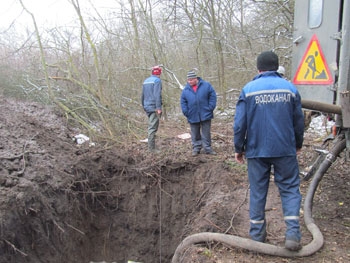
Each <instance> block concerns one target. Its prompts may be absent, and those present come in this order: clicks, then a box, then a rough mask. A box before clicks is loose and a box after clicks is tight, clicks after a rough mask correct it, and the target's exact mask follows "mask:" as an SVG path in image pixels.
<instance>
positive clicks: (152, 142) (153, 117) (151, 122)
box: [148, 112, 159, 151]
mask: <svg viewBox="0 0 350 263" xmlns="http://www.w3.org/2000/svg"><path fill="white" fill-rule="evenodd" d="M158 127H159V115H158V114H157V113H156V112H152V113H150V114H149V115H148V150H150V151H154V150H155V149H156V132H157V131H158Z"/></svg>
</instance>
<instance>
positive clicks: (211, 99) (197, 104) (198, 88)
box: [181, 70, 216, 156]
mask: <svg viewBox="0 0 350 263" xmlns="http://www.w3.org/2000/svg"><path fill="white" fill-rule="evenodd" d="M215 107H216V92H215V90H214V88H213V86H212V85H211V84H210V83H209V82H206V81H204V80H203V79H202V78H200V77H197V74H196V73H195V72H194V71H192V70H191V71H189V72H188V74H187V84H186V86H185V88H184V89H183V91H182V93H181V109H182V112H183V114H184V115H185V116H186V118H187V121H188V122H189V124H190V127H191V139H192V155H193V156H196V155H198V154H199V153H200V151H201V149H202V147H203V150H204V153H206V154H213V155H215V154H216V153H215V152H214V151H213V150H212V147H211V134H210V129H211V119H213V118H214V109H215Z"/></svg>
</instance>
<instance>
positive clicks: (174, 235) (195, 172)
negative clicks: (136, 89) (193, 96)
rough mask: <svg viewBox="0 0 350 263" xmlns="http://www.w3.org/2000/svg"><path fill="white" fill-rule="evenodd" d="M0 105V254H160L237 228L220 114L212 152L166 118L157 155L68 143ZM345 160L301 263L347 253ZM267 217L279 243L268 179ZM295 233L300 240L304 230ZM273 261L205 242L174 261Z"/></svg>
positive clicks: (43, 118) (48, 125) (35, 257)
mask: <svg viewBox="0 0 350 263" xmlns="http://www.w3.org/2000/svg"><path fill="white" fill-rule="evenodd" d="M0 102H1V104H0V105H1V106H0V107H1V111H0V137H1V141H0V222H1V224H0V233H1V234H0V235H1V238H0V262H30V263H32V262H33V263H34V262H46V263H50V262H52V263H53V262H101V261H106V262H127V261H128V260H134V261H138V262H144V263H146V262H147V263H148V262H170V261H171V258H172V255H173V253H174V251H175V249H176V247H177V246H178V244H179V243H180V242H181V241H182V240H183V239H184V238H185V237H186V236H188V235H190V234H193V233H198V232H204V231H210V232H220V233H228V234H234V235H239V236H242V237H248V227H249V219H248V204H247V201H248V190H249V185H248V182H247V176H246V167H245V166H244V165H238V164H236V163H235V162H234V160H233V156H232V146H231V145H232V123H231V120H228V121H223V120H215V121H214V123H213V143H214V148H215V150H216V151H217V152H218V155H217V156H206V155H200V156H198V157H195V158H193V157H191V155H190V152H191V151H190V142H189V141H188V140H182V139H179V138H178V137H177V135H179V134H181V133H184V132H186V131H187V128H188V127H187V125H186V124H182V123H176V124H175V125H174V124H172V125H170V124H169V123H167V122H162V123H161V128H160V131H159V138H158V141H157V142H158V145H159V147H160V149H161V154H158V155H152V156H150V155H149V154H148V153H147V151H146V148H147V146H146V145H145V144H144V143H142V142H139V141H134V142H132V143H129V145H130V146H128V147H127V148H124V147H123V148H122V147H113V146H112V147H105V145H100V144H99V143H97V144H96V146H93V147H89V145H88V144H82V145H77V144H76V143H75V142H74V141H73V140H72V136H73V135H74V134H77V133H78V131H76V130H72V129H70V128H69V127H68V126H67V124H66V120H65V118H64V117H63V116H60V114H59V113H58V112H55V109H53V108H49V107H44V106H41V105H38V104H35V103H25V102H22V101H15V100H10V99H5V98H0ZM308 140H309V143H306V147H305V151H304V153H303V156H302V157H301V165H302V166H304V167H306V166H307V165H309V163H308V162H306V160H310V159H311V156H312V155H313V153H312V145H313V144H314V141H313V140H314V138H308ZM347 169H349V166H348V163H346V162H345V161H344V157H343V156H341V157H340V158H338V160H337V163H336V164H335V165H333V167H332V168H331V170H330V171H329V174H327V176H325V179H324V180H323V181H322V184H321V187H320V190H319V191H318V193H317V196H316V197H315V199H316V200H315V205H314V211H315V220H316V223H317V224H319V225H320V228H321V231H322V232H323V233H324V235H325V240H326V241H325V246H324V248H323V249H322V250H321V251H320V252H318V253H316V254H315V255H313V256H311V257H309V258H308V262H347V261H349V260H350V255H349V252H348V251H350V247H349V245H348V242H347V238H348V237H349V234H347V233H349V224H350V223H349V218H350V214H349V213H350V212H349V201H350V196H349V194H348V191H347V189H348V187H349V177H348V172H347ZM307 186H308V182H304V183H303V186H302V191H303V192H304V193H305V191H306V189H307ZM267 219H268V222H269V223H268V234H269V235H268V242H269V243H271V244H276V245H283V238H284V237H283V232H284V223H283V220H282V215H281V207H280V203H279V197H278V191H277V190H276V188H275V187H274V185H273V184H271V189H270V192H269V197H268V205H267ZM303 233H304V236H303V243H305V244H306V243H307V242H309V241H310V239H311V236H310V234H309V233H307V230H305V229H304V230H303ZM282 260H284V259H281V258H276V257H272V256H266V255H261V254H256V253H252V252H247V251H244V250H240V249H227V248H224V247H223V246H221V245H220V244H207V246H206V247H205V246H202V247H191V248H190V249H189V250H188V251H187V252H186V254H185V256H184V260H183V262H281V261H282ZM288 262H289V261H288ZM294 262H303V259H295V261H294Z"/></svg>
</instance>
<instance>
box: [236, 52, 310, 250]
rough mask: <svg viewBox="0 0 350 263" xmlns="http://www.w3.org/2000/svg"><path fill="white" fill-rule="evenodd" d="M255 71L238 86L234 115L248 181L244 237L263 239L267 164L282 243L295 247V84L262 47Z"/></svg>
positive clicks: (298, 127)
mask: <svg viewBox="0 0 350 263" xmlns="http://www.w3.org/2000/svg"><path fill="white" fill-rule="evenodd" d="M257 68H258V71H259V74H258V75H257V76H256V77H255V78H254V79H253V81H251V82H249V83H248V84H246V86H245V87H244V88H243V90H242V92H241V94H240V96H239V99H238V102H237V106H236V114H235V118H234V125H233V126H234V127H233V129H234V147H235V158H236V160H237V162H239V163H243V162H244V154H245V157H246V158H247V160H248V161H247V163H248V178H249V183H250V203H249V206H250V207H249V216H250V232H249V233H250V236H251V238H252V239H253V240H256V241H259V242H265V240H266V220H265V205H266V197H267V192H268V188H269V181H270V172H271V167H272V166H273V168H274V180H275V183H276V185H277V186H278V188H279V192H280V197H281V201H282V208H283V215H284V221H285V223H286V227H287V228H286V233H285V238H286V240H285V247H286V248H287V249H289V250H299V249H300V248H301V245H300V239H301V233H300V226H299V212H300V203H301V194H300V191H299V186H300V178H299V166H298V160H297V152H299V151H300V149H301V147H302V145H303V136H304V117H303V113H302V108H301V98H300V95H299V92H298V90H297V89H296V88H295V86H294V85H293V84H292V83H290V82H288V81H287V80H285V79H283V78H282V77H281V75H280V74H278V73H277V72H276V71H277V69H278V57H277V55H276V54H275V53H274V52H271V51H266V52H263V53H261V54H260V55H259V56H258V58H257Z"/></svg>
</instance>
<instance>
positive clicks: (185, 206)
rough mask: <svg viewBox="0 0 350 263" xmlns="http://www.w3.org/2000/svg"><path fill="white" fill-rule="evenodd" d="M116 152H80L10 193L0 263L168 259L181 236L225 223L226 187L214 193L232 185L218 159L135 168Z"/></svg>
mask: <svg viewBox="0 0 350 263" xmlns="http://www.w3.org/2000/svg"><path fill="white" fill-rule="evenodd" d="M116 154H117V153H115V152H108V153H107V152H103V153H100V154H95V153H94V154H87V155H85V156H84V158H82V159H81V160H80V161H79V162H78V163H75V164H74V165H72V166H70V167H69V168H66V169H65V170H64V171H63V172H62V174H57V175H55V176H57V177H58V176H60V177H61V179H60V180H58V182H57V183H52V182H48V181H41V182H39V181H36V182H32V183H30V184H28V185H26V186H25V188H26V189H22V190H23V191H22V194H18V195H17V196H14V198H13V199H11V200H12V201H11V206H12V207H13V208H14V209H13V210H12V212H10V213H7V214H6V218H4V217H3V218H2V220H3V222H2V225H3V226H4V225H6V229H5V228H1V231H2V232H3V234H2V236H3V242H1V243H0V244H1V246H0V251H1V252H2V253H1V254H2V256H0V259H1V260H0V261H1V262H46V263H49V262H101V261H105V262H128V260H130V261H136V262H170V261H171V258H172V256H173V254H174V251H175V249H176V247H177V245H178V244H179V243H180V242H181V241H182V240H183V239H184V237H185V236H187V235H189V234H191V233H193V232H201V231H212V232H217V231H222V228H224V227H227V223H228V222H229V219H230V216H232V210H231V209H232V202H231V201H232V199H234V198H233V194H234V191H232V196H228V194H227V193H220V191H221V190H222V189H223V188H225V186H226V187H231V188H232V190H233V189H235V187H237V182H234V180H232V181H230V182H228V181H227V176H226V175H227V174H226V175H225V174H224V173H221V174H216V173H215V172H216V171H217V169H218V166H220V167H219V170H221V171H227V173H229V170H228V169H227V168H225V167H223V164H222V163H215V162H214V163H213V162H212V161H210V160H208V158H207V157H205V156H203V157H199V158H198V159H196V160H195V161H191V162H186V161H185V162H173V161H169V160H166V159H164V158H160V159H158V162H156V163H154V164H153V165H152V166H142V164H136V163H135V160H133V159H131V158H125V157H120V156H117V155H116ZM231 177H232V176H231ZM225 178H226V179H225ZM238 181H240V180H238ZM222 184H224V186H223V185H222ZM235 185H236V186H235ZM218 189H221V190H218ZM224 200H226V201H227V203H225V201H224ZM230 204H231V205H230Z"/></svg>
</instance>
